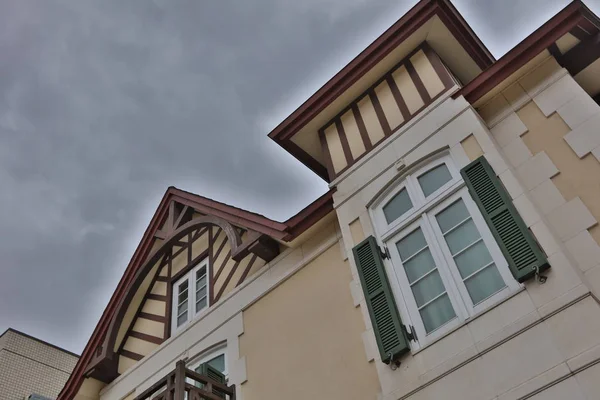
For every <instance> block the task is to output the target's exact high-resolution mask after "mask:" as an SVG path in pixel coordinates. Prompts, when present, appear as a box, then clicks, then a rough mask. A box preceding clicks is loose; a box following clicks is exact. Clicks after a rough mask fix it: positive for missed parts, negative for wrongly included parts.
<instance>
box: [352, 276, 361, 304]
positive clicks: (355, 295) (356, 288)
mask: <svg viewBox="0 0 600 400" xmlns="http://www.w3.org/2000/svg"><path fill="white" fill-rule="evenodd" d="M350 294H351V295H352V302H353V303H354V307H358V306H360V303H361V301H362V300H363V298H364V295H363V290H362V288H361V286H360V284H359V283H358V282H357V281H354V280H353V281H351V282H350Z"/></svg>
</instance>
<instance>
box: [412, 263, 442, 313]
mask: <svg viewBox="0 0 600 400" xmlns="http://www.w3.org/2000/svg"><path fill="white" fill-rule="evenodd" d="M412 291H413V294H414V295H415V300H416V301H417V307H421V306H422V305H423V304H426V303H427V302H428V301H431V300H432V299H435V298H436V297H437V296H439V295H440V294H442V293H444V292H445V291H446V289H445V288H444V283H443V282H442V278H440V273H439V272H438V271H437V270H436V271H433V272H432V273H431V274H429V275H427V276H426V277H425V278H423V279H421V280H420V281H418V282H417V283H415V284H414V285H413V286H412Z"/></svg>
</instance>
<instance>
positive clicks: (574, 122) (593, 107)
mask: <svg viewBox="0 0 600 400" xmlns="http://www.w3.org/2000/svg"><path fill="white" fill-rule="evenodd" d="M557 112H558V114H559V115H560V116H561V118H562V119H563V120H564V121H565V123H566V124H567V125H569V128H571V129H575V128H577V127H578V126H579V125H580V124H581V123H583V122H585V121H587V120H588V119H589V118H591V117H593V116H594V115H596V114H598V113H600V106H598V104H596V102H595V101H594V99H592V98H591V97H590V96H589V95H588V94H587V93H585V92H584V91H583V90H582V94H580V95H578V96H575V97H574V98H573V99H571V101H569V102H568V103H566V104H565V105H563V106H562V107H560V108H559V109H558V110H557Z"/></svg>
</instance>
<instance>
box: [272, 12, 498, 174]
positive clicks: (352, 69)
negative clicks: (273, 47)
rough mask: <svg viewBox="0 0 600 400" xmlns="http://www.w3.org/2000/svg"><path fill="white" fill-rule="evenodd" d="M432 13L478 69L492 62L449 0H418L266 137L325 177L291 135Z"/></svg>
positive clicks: (483, 46)
mask: <svg viewBox="0 0 600 400" xmlns="http://www.w3.org/2000/svg"><path fill="white" fill-rule="evenodd" d="M434 15H438V16H439V17H440V19H441V20H442V21H443V22H444V24H445V25H446V26H447V27H448V29H449V30H450V31H451V32H452V33H453V34H454V35H455V36H456V38H457V40H459V41H460V42H461V44H462V45H463V47H464V48H465V50H466V51H467V52H468V53H469V54H470V56H471V57H473V59H474V60H475V62H476V63H477V64H478V65H479V67H480V68H481V69H485V68H487V67H489V66H490V65H492V64H493V63H494V61H495V59H494V57H493V56H492V54H491V53H490V51H489V50H488V49H487V48H486V47H485V45H484V44H483V43H482V42H481V41H480V40H479V38H478V37H477V36H476V35H475V33H474V32H473V30H472V29H471V28H470V27H469V25H468V24H467V23H466V21H465V20H464V19H463V18H462V16H461V15H460V14H459V13H458V11H457V10H456V9H455V8H454V6H453V5H452V3H451V2H450V1H449V0H421V1H420V2H419V3H417V4H416V5H415V6H414V7H413V8H412V9H410V10H409V11H408V12H407V13H406V14H405V15H404V16H403V17H402V18H400V19H399V20H398V21H397V22H396V23H395V24H394V25H392V26H391V27H390V28H389V29H388V30H387V31H385V32H384V33H383V34H382V35H381V36H379V37H378V38H377V39H376V40H375V41H374V42H373V43H372V44H370V45H369V46H368V47H367V48H366V49H365V50H364V51H362V52H361V53H360V54H359V55H358V56H356V57H355V58H354V59H353V60H352V61H351V62H350V63H348V65H346V66H345V67H344V68H343V69H342V70H341V71H340V72H338V73H337V74H336V75H335V76H334V77H333V78H331V79H330V80H329V81H328V82H327V83H326V84H325V85H323V86H322V87H321V88H320V89H319V90H318V91H317V92H316V93H315V94H313V95H312V96H311V97H310V98H309V99H308V100H306V101H305V102H304V103H303V104H302V105H301V106H300V107H298V109H296V110H295V111H294V112H293V113H292V114H291V115H290V116H288V117H287V118H286V119H285V120H283V121H282V122H281V123H280V124H279V125H278V126H277V127H275V129H273V130H272V131H271V132H270V133H269V137H270V138H271V139H273V140H274V141H275V142H277V143H278V144H279V145H280V146H281V147H283V148H284V149H286V150H287V151H288V152H289V153H290V154H292V155H293V156H294V157H295V158H296V159H298V160H299V161H300V162H302V163H303V164H305V165H306V166H308V167H309V168H310V169H312V170H313V171H315V172H316V173H317V174H319V175H320V176H321V177H323V179H325V180H328V178H327V176H326V174H323V173H322V172H321V173H320V172H318V166H315V163H317V162H316V160H314V159H312V157H310V156H308V154H306V153H305V152H304V151H303V150H302V149H300V148H299V147H298V146H296V145H295V144H294V143H293V142H291V140H290V139H291V137H292V136H294V135H295V134H296V133H297V132H298V131H299V130H300V129H302V128H303V127H304V126H305V125H306V124H307V123H308V122H309V121H311V120H312V119H313V118H314V117H315V116H317V115H318V114H319V113H320V112H321V111H323V110H324V109H325V108H326V107H327V106H328V105H329V104H331V103H332V102H333V101H334V100H335V99H336V98H337V97H338V96H340V95H341V94H342V93H343V92H344V91H346V90H347V89H348V88H349V87H350V86H352V85H353V84H354V83H355V82H356V81H358V80H359V79H360V78H361V77H362V76H363V75H364V74H365V73H367V72H368V71H369V70H370V69H371V68H373V66H375V65H376V64H377V63H378V62H379V61H381V60H382V59H383V58H384V57H385V56H387V55H388V54H389V53H390V52H391V51H392V50H393V49H394V48H396V47H397V46H398V45H399V44H400V43H401V42H403V41H404V40H406V38H407V37H409V36H410V35H411V34H412V33H414V32H415V31H416V30H417V29H418V28H419V27H420V26H421V25H423V23H425V22H426V21H428V20H429V19H430V18H431V17H433V16H434ZM317 164H318V163H317ZM323 168H324V167H323ZM320 171H322V170H320ZM323 175H325V176H323Z"/></svg>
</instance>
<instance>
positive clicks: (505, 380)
mask: <svg viewBox="0 0 600 400" xmlns="http://www.w3.org/2000/svg"><path fill="white" fill-rule="evenodd" d="M525 349H526V352H527V356H526V357H522V355H523V351H524V350H525ZM481 360H482V362H481V365H480V366H479V368H480V371H481V373H482V374H483V375H484V376H485V379H484V380H483V381H480V382H478V383H477V385H483V386H488V385H489V387H490V394H493V395H495V394H498V393H504V392H506V391H507V390H509V389H511V388H514V387H515V386H517V385H520V384H522V383H524V382H526V381H527V380H529V379H531V378H533V377H536V376H538V375H539V374H541V373H543V372H544V371H547V370H549V369H550V368H552V367H554V366H556V365H558V364H559V363H560V362H561V361H562V357H561V355H560V353H559V352H558V351H557V349H556V346H555V345H554V343H553V342H552V339H551V337H550V335H549V334H548V332H547V328H546V326H544V325H542V324H539V325H535V326H534V327H532V328H531V329H528V330H527V331H525V332H523V333H521V334H520V335H518V336H516V337H514V338H513V339H511V340H509V341H508V342H506V343H504V344H502V345H501V346H499V347H497V348H495V349H493V350H492V351H490V352H488V353H486V354H484V355H483V356H482V357H481Z"/></svg>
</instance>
